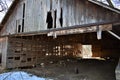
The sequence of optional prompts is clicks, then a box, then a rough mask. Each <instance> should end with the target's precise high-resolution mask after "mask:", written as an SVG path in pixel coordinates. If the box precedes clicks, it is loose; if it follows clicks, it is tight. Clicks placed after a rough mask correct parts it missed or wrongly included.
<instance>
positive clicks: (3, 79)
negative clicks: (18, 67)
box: [0, 71, 53, 80]
mask: <svg viewBox="0 0 120 80" xmlns="http://www.w3.org/2000/svg"><path fill="white" fill-rule="evenodd" d="M0 80H53V79H45V78H40V77H37V76H35V75H31V74H28V73H26V72H22V71H17V72H8V73H3V74H0Z"/></svg>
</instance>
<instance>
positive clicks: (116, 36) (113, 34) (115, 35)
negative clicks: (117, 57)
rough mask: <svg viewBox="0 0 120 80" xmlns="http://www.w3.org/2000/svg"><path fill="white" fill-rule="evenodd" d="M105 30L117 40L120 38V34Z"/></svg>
mask: <svg viewBox="0 0 120 80" xmlns="http://www.w3.org/2000/svg"><path fill="white" fill-rule="evenodd" d="M107 32H108V33H110V34H111V35H112V36H114V37H115V38H117V39H118V40H120V36H118V35H117V34H115V33H113V32H112V31H107Z"/></svg>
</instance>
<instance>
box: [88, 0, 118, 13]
mask: <svg viewBox="0 0 120 80" xmlns="http://www.w3.org/2000/svg"><path fill="white" fill-rule="evenodd" d="M88 1H89V2H92V3H94V4H97V5H99V6H101V7H104V8H106V9H109V10H111V11H114V12H116V13H118V14H120V10H119V9H117V8H114V7H111V6H109V5H106V4H104V3H102V2H99V1H96V0H88Z"/></svg>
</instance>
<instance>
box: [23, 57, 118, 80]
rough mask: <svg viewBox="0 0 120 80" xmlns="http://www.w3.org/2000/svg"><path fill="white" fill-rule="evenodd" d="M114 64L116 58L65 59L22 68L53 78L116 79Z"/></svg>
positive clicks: (71, 79)
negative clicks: (30, 67)
mask: <svg viewBox="0 0 120 80" xmlns="http://www.w3.org/2000/svg"><path fill="white" fill-rule="evenodd" d="M116 65H117V60H116V59H110V60H95V59H91V60H90V59H84V60H83V59H82V60H76V59H66V60H62V61H58V62H50V63H47V64H42V66H41V65H38V66H36V67H35V68H32V69H23V70H24V71H27V72H29V73H32V74H35V75H37V76H40V77H45V78H51V79H54V80H116V76H115V68H116Z"/></svg>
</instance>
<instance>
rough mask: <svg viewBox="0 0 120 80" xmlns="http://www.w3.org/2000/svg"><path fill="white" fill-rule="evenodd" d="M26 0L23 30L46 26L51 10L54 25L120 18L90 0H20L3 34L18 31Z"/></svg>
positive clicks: (63, 25) (36, 29) (80, 23)
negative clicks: (89, 0)
mask: <svg viewBox="0 0 120 80" xmlns="http://www.w3.org/2000/svg"><path fill="white" fill-rule="evenodd" d="M24 3H25V16H24V31H23V32H30V31H39V30H46V29H47V22H46V20H47V13H48V12H49V11H50V12H51V16H52V18H53V26H52V27H53V28H62V27H69V26H74V25H82V24H89V23H97V22H108V21H114V20H118V19H119V18H120V16H119V15H118V14H117V13H115V12H112V11H110V10H107V9H105V8H103V7H100V6H98V5H95V4H93V3H90V2H88V1H87V0H21V2H20V3H19V4H18V5H17V6H16V8H15V10H14V12H13V13H12V15H11V16H10V18H9V19H8V21H7V23H6V24H5V26H4V28H3V29H2V31H1V34H2V35H6V34H14V33H17V31H18V25H21V26H22V19H23V4H24ZM55 12H56V15H55ZM60 20H61V22H60ZM55 22H56V23H55ZM55 25H56V26H55Z"/></svg>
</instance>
